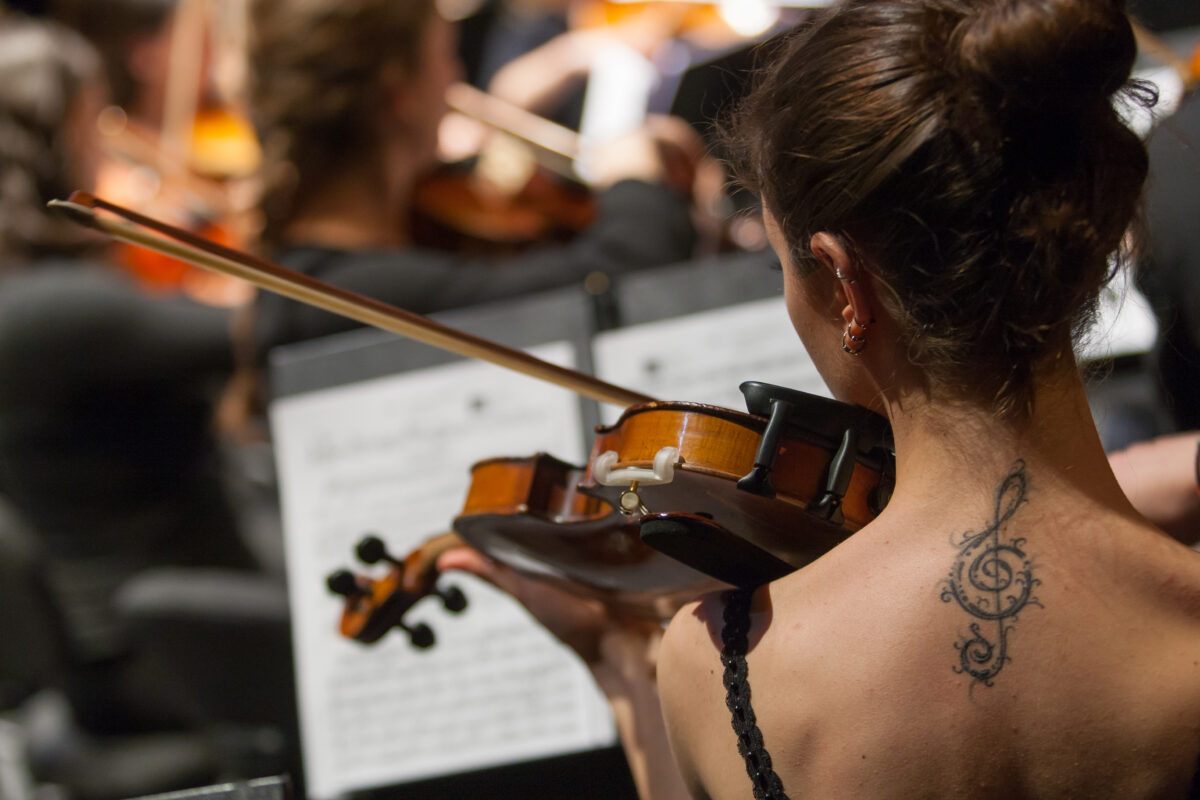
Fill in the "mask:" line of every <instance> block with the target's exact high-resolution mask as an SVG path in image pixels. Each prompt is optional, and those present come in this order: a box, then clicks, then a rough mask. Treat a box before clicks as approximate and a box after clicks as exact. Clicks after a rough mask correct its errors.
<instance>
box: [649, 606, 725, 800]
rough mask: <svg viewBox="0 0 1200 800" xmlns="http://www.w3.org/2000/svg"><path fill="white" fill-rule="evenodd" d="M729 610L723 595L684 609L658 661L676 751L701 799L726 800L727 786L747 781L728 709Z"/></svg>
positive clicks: (694, 792) (687, 780)
mask: <svg viewBox="0 0 1200 800" xmlns="http://www.w3.org/2000/svg"><path fill="white" fill-rule="evenodd" d="M724 606H725V603H724V599H723V596H722V593H719V592H718V593H713V594H709V595H705V596H704V597H701V598H700V599H699V600H696V601H694V602H691V603H689V604H687V605H686V606H684V607H683V608H681V609H680V610H679V611H678V612H677V613H676V614H675V617H674V618H673V619H672V620H671V624H670V626H669V627H668V628H667V632H666V634H665V635H664V636H663V640H662V645H661V650H660V652H659V658H658V687H659V695H660V697H661V700H662V710H663V718H664V721H665V723H666V727H667V735H668V737H669V739H670V742H671V749H672V752H673V754H674V756H675V760H676V763H677V765H678V766H679V770H680V773H681V774H682V775H683V777H684V781H685V783H686V785H687V787H688V790H689V791H690V792H691V794H692V796H693V797H695V798H699V799H701V800H702V799H703V798H708V797H710V796H721V795H720V793H719V791H720V785H721V784H722V783H724V782H736V784H735V785H738V786H739V787H740V786H742V784H741V781H744V780H745V768H744V767H742V766H741V764H740V759H739V757H738V755H737V743H736V740H735V738H734V734H733V729H732V727H731V725H730V718H729V712H728V710H727V709H726V707H725V689H724V684H723V682H722V673H723V667H722V664H721V644H720V642H721V639H720V636H721V624H722V615H723V610H724ZM739 778H740V779H741V781H739V780H738V779H739Z"/></svg>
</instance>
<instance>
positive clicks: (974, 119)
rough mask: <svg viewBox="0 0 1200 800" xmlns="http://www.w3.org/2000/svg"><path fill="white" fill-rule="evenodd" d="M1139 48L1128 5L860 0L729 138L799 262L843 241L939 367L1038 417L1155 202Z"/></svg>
mask: <svg viewBox="0 0 1200 800" xmlns="http://www.w3.org/2000/svg"><path fill="white" fill-rule="evenodd" d="M1135 55H1136V45H1135V42H1134V38H1133V32H1132V29H1131V26H1130V24H1129V20H1128V18H1127V17H1126V15H1125V12H1124V6H1123V3H1122V2H1120V0H847V1H846V2H842V3H839V4H838V5H837V6H835V7H833V8H831V9H829V10H828V11H827V12H825V13H823V14H820V15H818V16H817V17H816V18H814V20H813V21H812V22H811V23H810V24H808V25H806V26H804V27H802V28H801V29H798V30H797V31H796V32H795V34H793V35H792V37H791V38H790V40H789V41H787V42H786V43H785V44H783V45H781V52H780V53H779V54H778V56H777V57H775V58H774V59H773V60H772V64H771V66H770V67H768V68H767V70H766V71H765V72H764V73H763V74H762V75H761V77H760V80H759V83H758V85H757V87H756V88H755V90H754V91H753V92H752V93H751V94H750V96H749V97H748V98H747V99H746V101H745V102H744V103H743V105H742V107H741V108H740V109H739V110H738V112H737V113H736V115H735V117H734V120H733V124H732V125H731V126H730V127H729V129H728V133H727V144H728V146H729V147H730V150H731V153H732V162H733V166H734V169H735V171H736V172H737V173H738V176H739V178H740V179H741V180H742V182H743V183H745V184H746V185H747V186H748V188H750V189H751V190H753V191H757V192H759V193H760V194H761V195H762V197H763V200H764V202H765V203H766V205H767V206H768V208H770V210H771V212H772V213H773V215H774V216H775V218H776V219H777V220H778V221H779V224H780V227H781V228H782V231H783V234H784V236H785V237H786V239H787V242H788V245H789V247H790V249H791V257H792V260H793V261H794V262H795V263H796V264H797V265H799V266H800V267H801V268H802V269H807V268H811V266H812V265H814V264H815V260H814V257H813V255H812V253H811V252H810V251H809V241H810V240H811V238H812V236H813V234H815V233H817V232H819V231H829V232H831V233H833V234H836V235H839V236H842V237H843V238H844V241H845V242H846V243H847V244H848V245H849V246H850V247H851V248H852V249H853V250H854V251H856V252H858V253H859V254H860V255H861V256H862V257H863V258H864V261H865V264H866V266H867V268H868V269H870V270H871V271H872V272H873V273H875V274H876V277H877V278H879V279H880V280H881V281H882V282H883V283H884V284H885V285H886V286H888V287H889V288H890V290H891V293H890V296H884V297H882V298H881V302H884V303H885V304H887V306H888V311H889V314H890V315H891V316H892V318H893V319H895V320H896V321H897V323H898V324H899V326H900V330H901V335H902V336H903V337H904V342H903V344H904V345H906V346H907V347H908V350H909V352H910V353H911V357H912V359H913V360H914V362H915V363H917V364H919V365H921V366H922V367H924V369H925V370H926V372H927V374H928V375H929V377H930V379H931V380H934V381H936V382H938V383H939V384H941V385H945V386H949V387H953V388H955V389H958V390H960V391H961V392H962V393H964V394H966V395H968V396H974V397H977V398H979V399H982V400H987V401H989V402H991V403H993V405H994V407H995V408H996V410H997V411H999V412H1000V413H1003V414H1012V413H1020V412H1021V411H1022V410H1024V409H1028V408H1029V406H1030V404H1031V403H1032V397H1033V388H1034V387H1033V377H1034V372H1035V370H1036V368H1037V366H1038V365H1039V364H1040V363H1041V362H1042V361H1044V360H1045V359H1047V358H1050V357H1053V356H1054V355H1057V354H1060V353H1062V352H1063V351H1064V350H1065V349H1066V348H1068V347H1069V346H1070V344H1071V340H1072V334H1073V333H1075V332H1077V331H1079V330H1080V329H1081V328H1082V327H1084V326H1085V325H1086V324H1087V323H1088V322H1090V321H1091V319H1092V316H1093V314H1094V309H1095V304H1096V298H1097V296H1098V294H1099V291H1100V288H1101V287H1102V286H1103V284H1104V282H1105V281H1106V280H1107V279H1108V278H1109V277H1110V276H1111V271H1110V270H1111V262H1110V256H1112V255H1113V254H1114V253H1115V252H1117V251H1119V250H1120V248H1121V245H1122V240H1123V238H1124V234H1125V232H1126V230H1127V229H1128V227H1129V225H1130V223H1131V221H1132V220H1133V219H1134V217H1135V212H1136V210H1137V208H1138V202H1139V197H1140V191H1141V186H1142V183H1143V181H1144V180H1145V177H1146V169H1147V159H1146V152H1145V148H1144V147H1143V145H1142V143H1141V141H1140V140H1139V139H1138V138H1137V136H1136V135H1135V134H1134V133H1133V132H1132V131H1130V130H1129V128H1128V127H1127V126H1126V125H1125V124H1124V123H1123V121H1122V119H1121V117H1120V115H1119V114H1118V111H1117V109H1116V108H1115V105H1116V104H1117V103H1118V102H1120V101H1122V100H1127V101H1130V102H1137V103H1141V104H1152V103H1153V102H1154V95H1153V92H1152V91H1150V90H1149V89H1147V88H1145V87H1143V86H1140V85H1137V84H1131V83H1130V82H1129V75H1130V69H1131V67H1132V65H1133V60H1134V57H1135Z"/></svg>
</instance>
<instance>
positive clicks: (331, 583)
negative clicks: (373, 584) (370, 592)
mask: <svg viewBox="0 0 1200 800" xmlns="http://www.w3.org/2000/svg"><path fill="white" fill-rule="evenodd" d="M325 585H326V586H328V587H329V591H331V592H333V593H334V594H340V595H341V596H342V597H357V596H358V595H361V594H366V590H365V589H363V587H362V586H361V585H360V584H359V582H358V578H357V577H355V575H354V573H353V572H351V571H350V570H348V569H339V570H338V571H336V572H331V573H330V574H329V577H328V578H326V579H325Z"/></svg>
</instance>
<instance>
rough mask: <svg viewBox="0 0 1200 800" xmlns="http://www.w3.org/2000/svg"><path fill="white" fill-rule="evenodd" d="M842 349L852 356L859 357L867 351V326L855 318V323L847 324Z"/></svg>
mask: <svg viewBox="0 0 1200 800" xmlns="http://www.w3.org/2000/svg"><path fill="white" fill-rule="evenodd" d="M842 349H843V350H845V351H846V352H847V353H849V354H850V355H852V356H857V355H858V354H860V353H861V352H862V351H863V350H866V349H867V326H866V323H863V322H859V321H858V318H857V317H855V318H854V321H853V322H849V323H847V324H846V331H845V333H843V334H842Z"/></svg>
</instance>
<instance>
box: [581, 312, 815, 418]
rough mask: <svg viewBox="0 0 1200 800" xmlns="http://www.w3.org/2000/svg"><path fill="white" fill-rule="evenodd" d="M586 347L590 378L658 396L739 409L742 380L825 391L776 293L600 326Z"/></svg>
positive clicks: (610, 414)
mask: <svg viewBox="0 0 1200 800" xmlns="http://www.w3.org/2000/svg"><path fill="white" fill-rule="evenodd" d="M592 351H593V358H594V359H595V363H596V375H597V377H599V378H601V379H602V380H606V381H609V382H611V383H615V384H617V385H618V386H626V387H628V388H630V389H633V390H634V391H638V392H643V393H645V394H648V395H650V396H651V397H655V398H657V399H659V400H687V401H690V402H696V403H711V404H713V405H718V406H724V407H726V408H732V409H735V410H738V411H745V410H746V402H745V400H744V399H743V398H742V393H741V392H740V391H738V385H739V384H741V383H742V381H747V380H755V381H762V382H763V383H774V384H777V385H780V386H786V387H788V388H790V389H799V390H800V391H803V392H808V393H810V394H816V395H820V396H822V397H829V396H830V394H829V389H828V387H826V386H825V382H824V381H823V380H822V379H821V376H820V375H818V374H817V370H816V367H814V366H813V363H812V360H811V359H810V358H809V357H808V353H807V352H805V350H804V346H803V345H802V344H800V339H799V337H797V336H796V332H795V331H794V330H793V329H792V323H791V321H790V320H789V319H788V315H787V309H786V308H785V307H784V302H783V297H771V298H767V299H766V300H755V301H752V302H749V303H739V304H737V305H732V306H726V307H724V308H719V309H714V310H711V311H703V312H699V313H696V314H688V315H686V316H682V317H674V318H672V319H667V320H660V321H657V322H648V323H645V324H642V325H631V326H629V327H626V328H619V329H617V330H612V331H605V332H603V333H601V334H599V335H597V336H596V337H595V338H594V339H593V341H592ZM621 411H622V409H620V408H618V407H616V406H612V405H607V404H605V405H602V406H601V410H600V413H601V417H602V418H603V420H604V421H605V422H606V423H609V424H611V423H612V422H615V421H616V419H617V417H618V416H619V415H620V413H621Z"/></svg>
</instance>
